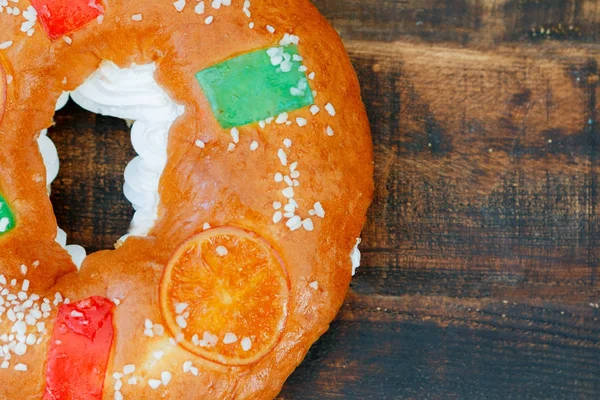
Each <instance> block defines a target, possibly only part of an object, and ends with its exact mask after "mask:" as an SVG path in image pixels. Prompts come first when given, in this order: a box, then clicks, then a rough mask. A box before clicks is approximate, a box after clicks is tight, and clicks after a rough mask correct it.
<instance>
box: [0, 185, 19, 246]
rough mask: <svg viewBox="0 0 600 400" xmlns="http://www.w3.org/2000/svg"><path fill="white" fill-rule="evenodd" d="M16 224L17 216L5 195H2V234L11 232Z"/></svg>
mask: <svg viewBox="0 0 600 400" xmlns="http://www.w3.org/2000/svg"><path fill="white" fill-rule="evenodd" d="M15 225H16V222H15V216H14V214H13V213H12V211H11V210H10V207H9V206H8V203H7V202H6V200H4V197H2V195H0V236H2V235H3V234H5V233H8V232H10V231H11V230H12V229H13V228H14V227H15Z"/></svg>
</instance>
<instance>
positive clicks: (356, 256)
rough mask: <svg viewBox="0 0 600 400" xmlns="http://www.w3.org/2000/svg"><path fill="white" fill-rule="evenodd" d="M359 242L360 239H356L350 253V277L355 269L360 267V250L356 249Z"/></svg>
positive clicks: (354, 272)
mask: <svg viewBox="0 0 600 400" xmlns="http://www.w3.org/2000/svg"><path fill="white" fill-rule="evenodd" d="M360 242H361V238H357V239H356V245H355V246H354V248H353V249H352V251H351V252H350V261H352V276H354V274H356V269H357V268H358V267H360V250H359V249H358V245H359V244H360Z"/></svg>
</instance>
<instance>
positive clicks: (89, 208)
mask: <svg viewBox="0 0 600 400" xmlns="http://www.w3.org/2000/svg"><path fill="white" fill-rule="evenodd" d="M315 3H316V5H317V7H318V8H319V9H321V10H322V12H323V13H324V14H325V15H326V16H327V17H328V18H329V19H330V20H331V22H332V23H333V24H334V26H335V27H336V28H337V29H338V31H339V32H340V34H341V35H342V37H343V38H344V40H345V42H346V45H347V47H348V51H349V53H350V55H351V57H352V60H353V62H354V65H355V67H356V70H357V73H358V75H359V77H360V80H361V82H362V85H363V95H364V100H365V103H366V105H367V108H368V112H369V116H370V119H371V122H372V127H373V143H374V146H375V157H376V174H375V180H376V184H377V186H376V187H377V189H376V196H375V201H374V204H373V206H372V208H371V210H370V212H369V222H368V224H367V226H366V228H365V232H364V242H363V245H362V251H363V266H362V267H361V268H360V269H359V271H358V274H357V276H356V278H355V280H354V282H353V284H352V288H351V291H350V294H349V295H348V299H347V301H346V304H345V306H344V307H343V309H342V311H341V313H340V315H339V317H338V318H337V320H336V321H334V322H333V324H332V327H331V329H330V331H329V332H328V333H327V334H326V335H325V336H324V337H323V338H322V339H321V340H320V341H319V342H318V343H317V344H315V345H314V346H313V348H312V350H311V351H310V353H309V355H308V357H307V359H306V361H305V362H304V363H303V364H302V365H301V366H300V367H299V368H298V370H297V371H296V372H295V373H294V374H293V375H292V376H291V377H290V379H289V381H288V383H287V385H286V387H285V388H284V390H283V392H282V393H281V395H280V398H281V399H285V400H292V399H315V400H316V399H319V400H324V399H486V400H493V399H501V400H505V399H549V398H552V399H598V398H599V397H600V323H599V322H598V316H599V315H600V308H599V305H598V304H599V303H600V276H599V265H600V224H599V222H600V221H599V213H600V194H599V189H600V187H599V182H598V180H599V177H600V130H599V125H598V124H599V120H598V115H597V114H598V113H599V107H600V106H599V105H598V99H597V96H598V95H599V85H600V82H599V80H600V77H599V67H598V60H599V59H600V52H599V50H600V46H599V45H598V44H596V43H595V42H596V41H597V40H598V38H599V37H598V36H599V35H600V2H596V1H587V0H545V1H544V0H343V1H342V0H316V1H315ZM57 121H58V125H57V127H56V128H55V129H54V130H53V132H52V133H51V137H52V138H53V139H54V140H55V141H56V142H57V145H58V147H59V151H60V152H61V158H62V163H63V169H62V170H61V174H60V176H59V179H58V180H57V182H56V184H55V185H54V193H53V198H52V200H53V201H54V203H55V208H56V213H57V215H58V220H59V223H60V224H61V226H63V227H66V228H68V230H70V231H71V238H73V240H74V241H75V242H77V243H80V244H84V245H86V246H87V247H88V248H89V249H92V250H95V249H100V248H110V246H111V245H112V244H113V243H114V241H115V239H116V238H118V237H119V236H120V235H121V234H122V233H123V232H125V230H126V229H127V221H128V218H130V217H131V212H132V211H131V207H130V206H129V205H128V204H127V203H126V202H125V200H124V199H123V198H122V195H121V185H122V180H123V178H122V171H123V169H124V167H125V165H126V163H127V162H128V160H130V159H131V158H132V157H133V155H134V153H133V150H132V148H131V145H130V144H129V137H128V128H127V126H126V125H125V123H124V122H122V121H118V120H115V119H111V118H105V117H100V116H95V115H93V114H89V113H87V112H83V111H81V110H79V109H77V108H76V107H74V106H73V105H70V106H69V107H68V108H67V109H66V110H63V111H61V112H60V113H59V114H58V117H57ZM109 133H110V135H109ZM67 148H68V150H67ZM89 154H94V156H93V158H90V157H89ZM82 165H84V166H85V168H82ZM76 226H78V228H76V230H75V228H73V227H76ZM92 226H93V228H92Z"/></svg>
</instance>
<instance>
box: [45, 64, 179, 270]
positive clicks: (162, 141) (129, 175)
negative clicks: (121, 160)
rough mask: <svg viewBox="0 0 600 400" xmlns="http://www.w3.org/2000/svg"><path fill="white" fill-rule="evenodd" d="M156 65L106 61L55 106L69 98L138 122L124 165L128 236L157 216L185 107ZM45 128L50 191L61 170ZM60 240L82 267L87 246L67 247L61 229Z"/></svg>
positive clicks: (141, 230) (143, 229) (145, 229)
mask: <svg viewBox="0 0 600 400" xmlns="http://www.w3.org/2000/svg"><path fill="white" fill-rule="evenodd" d="M155 71H156V65H155V64H154V63H152V64H146V65H135V64H133V65H132V66H131V67H129V68H123V69H121V68H119V67H118V66H117V65H115V64H114V63H112V62H110V61H104V62H102V64H101V65H100V67H99V68H98V70H97V71H96V72H94V73H93V74H92V75H91V76H90V77H89V78H88V79H87V80H86V81H85V82H84V83H83V84H82V85H81V86H80V87H78V88H77V89H75V91H73V92H71V93H68V92H65V93H63V95H62V96H60V98H59V99H58V101H57V104H56V110H59V109H61V108H62V107H64V106H65V104H66V103H67V101H68V99H69V95H70V97H71V98H72V99H73V100H74V101H75V102H76V103H77V104H79V106H81V107H82V108H84V109H86V110H88V111H90V112H93V113H97V114H102V115H108V116H111V117H116V118H122V119H126V120H134V121H135V122H134V123H133V126H132V128H131V142H132V144H133V148H134V149H135V151H136V152H137V153H138V156H137V157H135V158H134V159H133V160H132V161H131V162H130V163H129V165H127V168H126V169H125V185H124V188H123V192H124V194H125V197H126V198H127V199H128V200H129V201H130V202H131V204H132V206H133V208H134V210H135V214H134V216H133V219H132V221H131V224H130V227H129V233H128V234H127V235H125V236H123V237H122V238H121V240H125V239H126V238H127V237H128V236H131V235H135V236H145V235H146V234H147V233H148V232H149V231H150V229H152V227H153V226H154V223H155V222H156V220H157V218H158V204H159V194H158V184H159V181H160V176H161V175H162V172H163V170H164V168H165V165H166V163H167V144H168V137H169V130H170V129H171V125H173V122H175V120H176V119H177V118H178V117H179V116H181V115H182V114H183V113H184V111H185V109H184V107H183V106H181V105H178V104H176V103H175V102H173V101H172V100H171V99H170V98H169V95H168V94H167V93H166V92H165V91H164V90H163V89H162V88H161V87H160V86H159V85H158V83H157V82H156V80H155V78H154V73H155ZM47 133H48V131H47V130H46V129H45V130H43V131H42V132H40V135H39V137H38V146H39V149H40V153H41V155H42V159H43V161H44V165H45V166H46V182H47V185H48V187H47V189H48V194H50V186H51V184H52V182H53V181H54V179H55V178H56V176H57V175H58V170H59V160H58V153H57V151H56V147H55V146H54V143H53V142H52V140H50V138H48V136H47ZM56 241H57V242H58V243H60V244H61V245H62V246H63V247H64V248H65V249H66V250H67V251H68V252H69V254H70V255H71V257H72V258H73V262H74V263H75V264H76V265H77V266H78V267H80V266H81V263H82V262H83V260H84V259H85V257H86V252H85V249H84V248H83V247H81V246H78V245H67V235H66V233H65V232H64V231H63V230H62V229H60V228H59V229H58V232H57V237H56Z"/></svg>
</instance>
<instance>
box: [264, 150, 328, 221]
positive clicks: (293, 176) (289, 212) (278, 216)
mask: <svg viewBox="0 0 600 400" xmlns="http://www.w3.org/2000/svg"><path fill="white" fill-rule="evenodd" d="M283 145H284V147H285V148H286V149H289V148H291V147H292V141H291V140H290V139H284V141H283ZM277 157H278V158H279V162H280V163H281V165H282V166H283V167H287V168H288V170H289V172H288V171H285V170H284V171H283V172H281V171H279V172H277V173H275V175H274V179H275V182H277V183H284V184H285V185H286V187H285V188H284V189H283V190H282V191H281V194H282V195H283V197H284V198H286V199H287V204H285V205H283V204H282V203H281V202H279V201H275V202H273V209H274V210H275V213H274V214H273V223H275V224H276V223H278V222H280V221H282V220H283V218H285V219H287V221H286V223H285V225H286V226H287V227H288V228H289V229H290V230H291V231H295V230H297V229H300V228H304V229H305V230H307V231H312V230H314V223H313V220H312V218H311V216H318V217H320V218H324V217H325V210H324V209H323V206H322V205H321V203H320V202H317V203H315V205H314V206H313V209H311V210H310V211H309V214H310V216H309V217H307V218H304V219H302V217H301V216H299V215H298V214H297V213H296V211H297V209H298V208H299V205H298V203H297V202H296V200H295V199H294V196H295V189H294V188H297V187H299V186H300V181H299V178H300V172H299V171H298V162H297V161H294V162H292V163H291V164H288V154H287V153H286V151H285V150H284V149H283V148H280V149H279V150H278V151H277ZM282 207H283V211H281V208H282ZM317 209H318V210H319V212H318V213H317V211H316V210H317Z"/></svg>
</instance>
